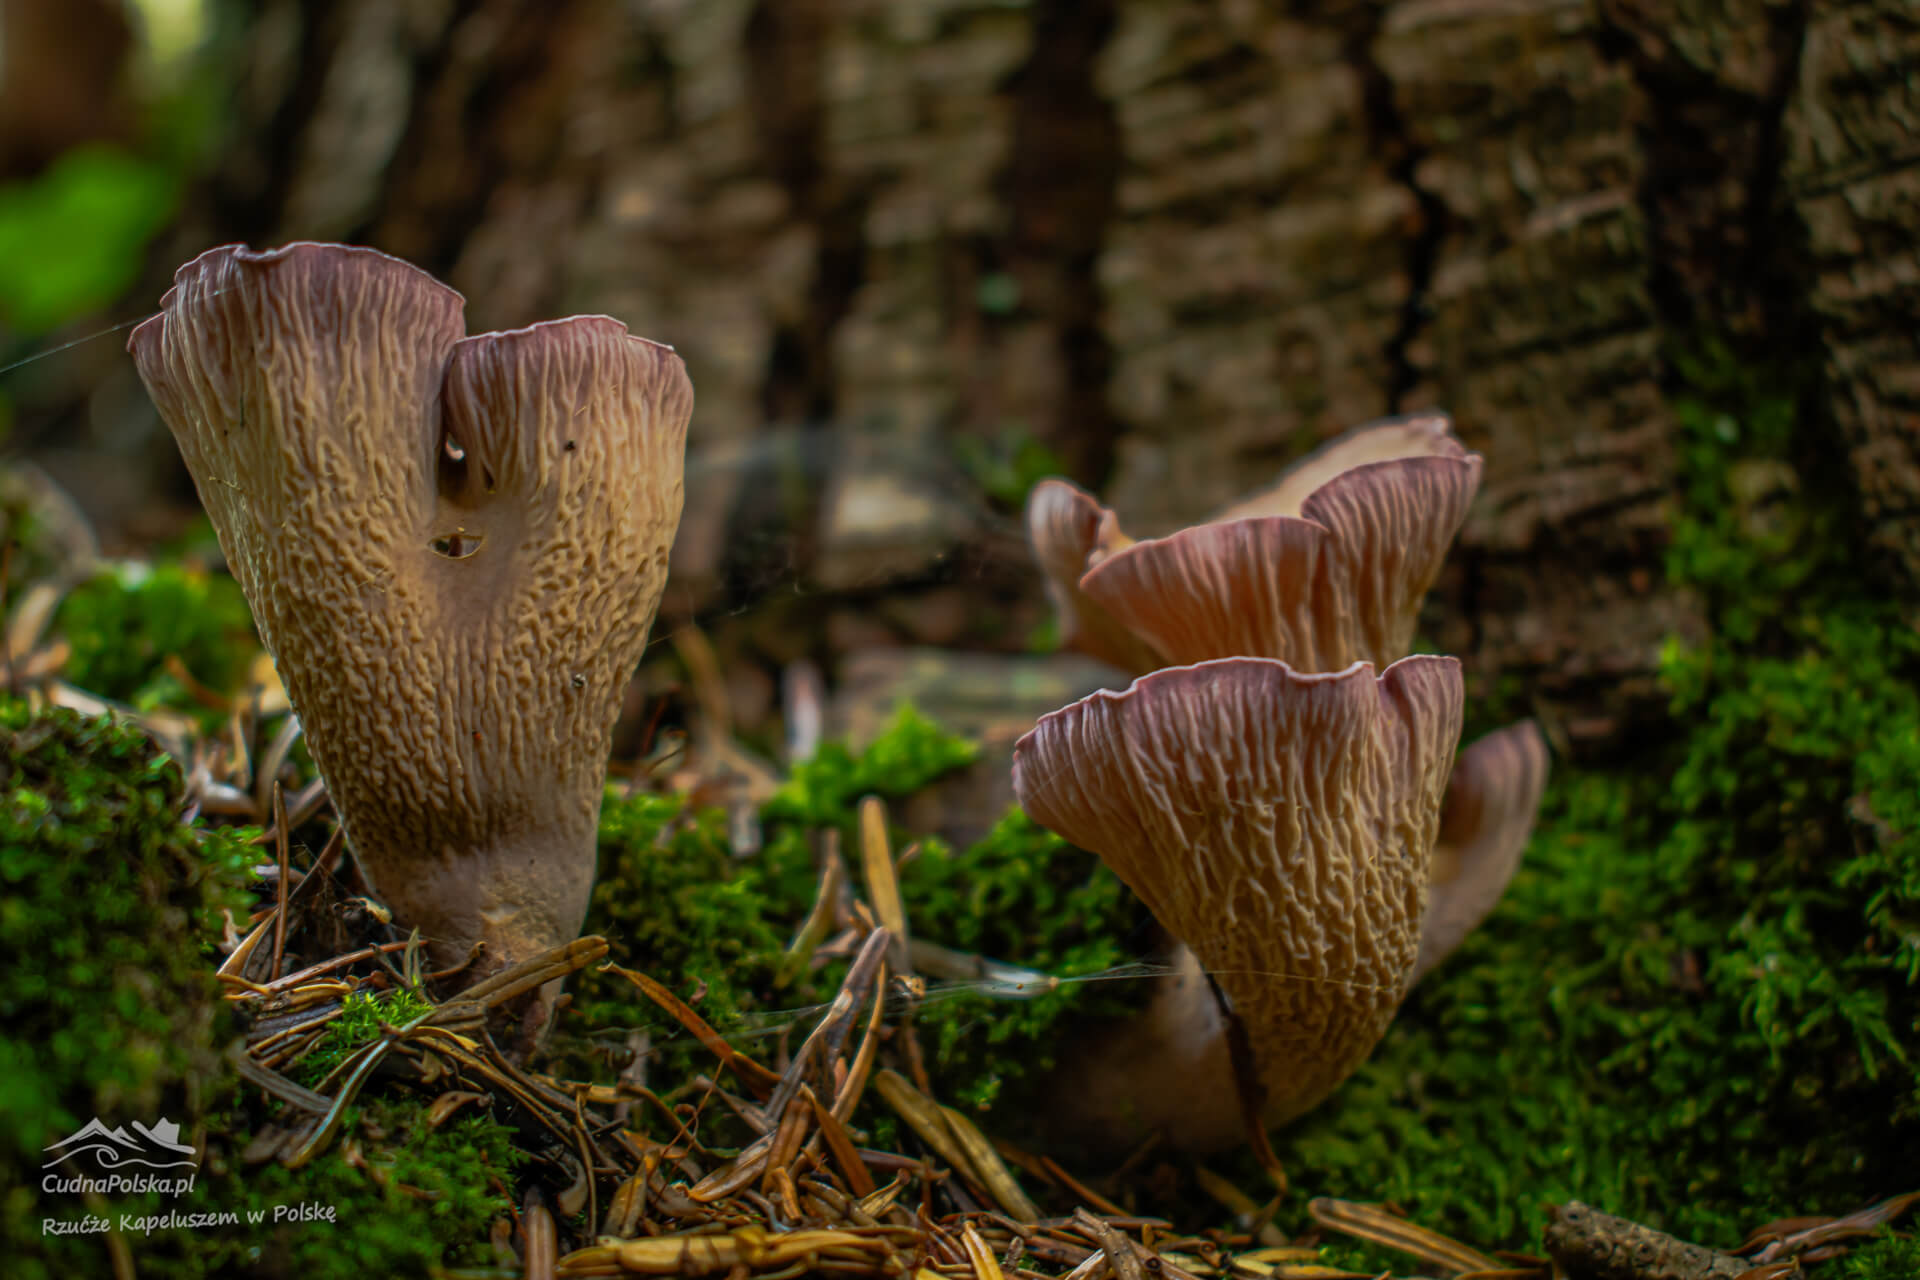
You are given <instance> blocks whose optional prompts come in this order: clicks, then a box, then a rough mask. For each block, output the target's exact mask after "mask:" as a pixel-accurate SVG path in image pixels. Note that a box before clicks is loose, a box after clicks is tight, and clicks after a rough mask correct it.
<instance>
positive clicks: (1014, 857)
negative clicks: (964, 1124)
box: [900, 810, 1146, 1124]
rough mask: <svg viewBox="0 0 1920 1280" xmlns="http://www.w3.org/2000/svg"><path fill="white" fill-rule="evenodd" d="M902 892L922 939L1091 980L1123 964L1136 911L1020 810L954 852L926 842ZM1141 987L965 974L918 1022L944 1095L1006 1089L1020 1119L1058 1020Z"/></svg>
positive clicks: (1121, 999) (983, 1094)
mask: <svg viewBox="0 0 1920 1280" xmlns="http://www.w3.org/2000/svg"><path fill="white" fill-rule="evenodd" d="M900 891H901V896H902V897H903V898H904V899H905V900H906V903H907V914H908V921H909V923H910V924H912V925H913V927H914V928H915V930H916V932H917V933H918V934H919V935H920V936H923V937H926V938H928V939H930V940H932V941H936V942H939V943H940V944H941V945H943V946H948V947H953V948H956V949H958V950H961V951H967V952H971V953H974V954H976V955H984V956H987V957H990V958H993V959H997V960H1006V961H1009V962H1014V963H1018V964H1020V965H1022V966H1025V967H1027V968H1031V969H1037V970H1040V971H1042V972H1044V973H1047V974H1050V975H1052V976H1054V977H1057V978H1068V979H1071V978H1079V979H1091V978H1092V977H1093V975H1098V974H1103V973H1107V972H1109V971H1111V970H1114V969H1116V968H1118V967H1119V966H1122V965H1124V964H1126V963H1127V962H1128V961H1130V960H1131V959H1133V955H1134V950H1133V949H1132V948H1131V947H1130V944H1131V943H1134V942H1135V941H1136V927H1137V926H1138V925H1140V924H1141V923H1142V922H1143V920H1144V912H1143V910H1142V909H1141V907H1140V905H1139V902H1138V900H1137V899H1136V898H1134V896H1133V895H1132V893H1131V892H1129V891H1128V889H1127V887H1126V886H1125V885H1123V884H1121V883H1120V879H1119V877H1118V876H1115V875H1114V874H1113V873H1112V872H1111V871H1108V870H1107V868H1106V867H1105V865H1104V864H1102V863H1101V862H1100V861H1099V860H1098V859H1097V858H1095V857H1094V856H1093V855H1092V854H1089V853H1087V852H1085V851H1084V850H1080V849H1076V848H1074V847H1073V846H1072V845H1069V844H1067V843H1066V842H1065V841H1064V840H1061V839H1060V838H1059V837H1058V836H1056V835H1054V834H1053V833H1052V832H1050V831H1047V830H1045V829H1044V828H1042V827H1040V826H1038V825H1036V824H1035V823H1034V822H1033V820H1032V819H1030V818H1028V817H1027V816H1026V815H1025V814H1023V813H1021V812H1019V811H1018V810H1015V811H1013V812H1012V813H1009V814H1008V815H1007V816H1006V817H1005V818H1003V819H1001V821H1000V822H999V824H998V825H996V826H995V827H994V829H993V830H992V831H991V832H989V833H988V834H987V836H986V838H984V839H983V840H981V841H980V842H979V843H978V844H975V845H974V846H973V847H971V848H969V849H966V850H964V851H961V852H958V853H956V852H954V851H953V850H950V849H948V848H947V847H946V846H945V845H944V844H941V843H940V842H938V841H932V840H928V841H923V842H922V845H921V851H920V855H919V856H918V857H917V858H915V859H914V860H913V861H912V862H911V863H909V864H908V865H907V867H906V868H905V870H904V871H903V872H902V874H901V881H900ZM1145 985H1146V984H1144V983H1138V982H1133V983H1126V982H1119V983H1115V982H1099V981H1081V982H1068V983H1065V984H1063V985H1061V986H1059V987H1058V988H1056V989H1054V990H1052V991H1049V992H1046V993H1044V994H1041V995H1037V996H1035V997H1033V998H1032V999H1026V1000H1010V999H1007V998H1005V996H1004V995H1000V996H996V995H994V994H993V993H992V992H990V991H986V990H981V989H976V988H970V987H968V986H967V985H966V984H964V983H956V984H953V985H951V986H949V987H947V988H945V989H944V990H939V989H937V990H936V994H937V996H938V998H937V999H935V1000H933V1001H931V1002H929V1003H928V1004H927V1005H926V1006H924V1007H923V1008H922V1010H921V1011H920V1013H919V1016H918V1021H919V1024H920V1027H921V1030H922V1035H923V1037H924V1039H925V1044H926V1048H927V1051H928V1054H929V1057H930V1059H931V1061H930V1062H929V1064H928V1065H929V1069H930V1071H931V1072H932V1073H933V1075H934V1077H935V1080H936V1083H937V1084H938V1086H939V1090H940V1093H941V1097H942V1101H944V1102H946V1103H948V1104H949V1105H956V1106H967V1107H972V1108H974V1109H976V1110H980V1111H985V1110H987V1109H988V1108H990V1107H992V1106H994V1104H995V1102H996V1100H998V1099H1000V1097H1001V1094H1002V1091H1003V1090H1007V1091H1008V1094H1009V1096H1008V1097H1007V1099H1006V1102H1007V1103H1008V1104H1009V1105H1010V1106H1011V1108H1012V1114H1011V1115H1010V1116H1008V1117H1007V1120H1008V1122H1009V1123H1014V1124H1017V1123H1018V1121H1017V1117H1018V1115H1019V1114H1020V1113H1019V1104H1020V1103H1022V1102H1024V1101H1026V1100H1027V1099H1026V1098H1025V1097H1024V1096H1023V1094H1024V1092H1025V1091H1024V1090H1022V1089H1021V1087H1020V1086H1022V1085H1026V1084H1032V1083H1036V1082H1037V1081H1038V1080H1039V1079H1040V1078H1041V1077H1042V1076H1044V1074H1045V1073H1046V1072H1047V1071H1049V1070H1051V1069H1052V1067H1053V1065H1054V1052H1053V1043H1054V1040H1055V1039H1056V1036H1055V1031H1056V1026H1057V1024H1058V1023H1059V1021H1060V1019H1061V1018H1062V1017H1063V1016H1064V1015H1067V1014H1069V1013H1071V1014H1072V1015H1073V1016H1075V1017H1076V1018H1077V1017H1089V1016H1091V1017H1098V1016H1103V1015H1119V1014H1124V1013H1127V1012H1131V1011H1132V1010H1133V1009H1134V1008H1135V1002H1136V999H1137V996H1138V993H1139V992H1140V991H1141V990H1143V989H1144V988H1145Z"/></svg>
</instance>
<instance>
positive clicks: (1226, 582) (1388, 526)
mask: <svg viewBox="0 0 1920 1280" xmlns="http://www.w3.org/2000/svg"><path fill="white" fill-rule="evenodd" d="M1440 445H1444V446H1446V447H1447V451H1446V452H1439V453H1433V454H1429V455H1426V456H1421V457H1414V458H1397V459H1394V460H1391V461H1387V462H1371V463H1367V464H1364V465H1362V466H1356V467H1351V468H1349V469H1347V470H1344V471H1341V472H1340V473H1339V474H1337V475H1335V476H1334V477H1333V478H1332V479H1330V480H1328V481H1327V482H1326V483H1324V484H1321V485H1320V486H1318V487H1317V488H1316V489H1314V490H1313V492H1312V493H1311V494H1309V495H1308V496H1307V498H1306V500H1305V501H1304V502H1303V503H1302V505H1301V514H1300V515H1298V516H1285V515H1281V516H1265V517H1255V518H1250V519H1244V520H1228V521H1220V522H1215V523H1212V524H1204V525H1198V526H1195V527H1193V528H1190V529H1183V530H1181V531H1180V532H1178V533H1175V534H1172V535H1170V536H1168V537H1165V538H1155V539H1151V540H1149V541H1145V542H1136V543H1134V544H1133V545H1131V546H1129V547H1127V548H1125V549H1124V550H1121V551H1119V552H1116V553H1115V554H1113V555H1110V556H1108V557H1106V558H1105V559H1104V560H1102V561H1100V563H1098V564H1096V565H1094V566H1093V567H1092V568H1091V569H1089V570H1088V571H1087V573H1086V575H1085V576H1084V577H1083V578H1081V580H1080V591H1081V592H1082V594H1084V595H1085V596H1086V597H1087V598H1088V599H1089V600H1091V601H1092V602H1093V603H1094V604H1096V605H1098V606H1099V607H1100V608H1102V609H1104V610H1105V611H1106V612H1107V613H1108V614H1109V615H1111V616H1112V617H1113V618H1114V619H1116V620H1117V621H1118V622H1120V623H1121V624H1122V625H1123V626H1124V627H1126V628H1127V629H1128V630H1129V631H1131V632H1133V633H1134V634H1135V635H1137V636H1139V637H1140V638H1141V639H1143V640H1145V641H1146V642H1147V643H1148V644H1150V645H1151V646H1152V647H1153V648H1154V649H1155V650H1156V651H1158V652H1159V653H1161V654H1163V655H1165V656H1166V658H1167V659H1168V660H1169V661H1172V662H1177V663H1194V662H1204V661H1206V660H1208V659H1210V658H1217V657H1222V656H1226V655H1229V654H1232V655H1243V656H1249V657H1262V658H1274V659H1278V660H1280V661H1282V662H1286V663H1289V664H1290V665H1292V666H1293V667H1295V668H1296V669H1298V670H1302V671H1339V670H1343V669H1344V668H1345V667H1346V666H1347V665H1348V664H1350V663H1353V662H1356V661H1361V662H1371V663H1374V664H1375V665H1376V666H1379V667H1384V666H1385V665H1386V664H1387V663H1389V662H1392V661H1395V660H1396V659H1398V658H1400V657H1402V656H1404V655H1405V654H1406V652H1407V650H1408V649H1409V648H1410V647H1411V646H1412V642H1413V629H1414V624H1415V622H1416V620H1417V617H1418V614H1419V609H1420V601H1421V599H1422V598H1423V597H1424V596H1425V595H1426V593H1427V589H1428V588H1429V587H1431V586H1432V585H1433V580H1434V578H1435V577H1436V576H1438V574H1439V572H1440V564H1441V561H1442V560H1444V559H1445V557H1446V553H1447V548H1448V547H1449V546H1450V545H1451V544H1452V542H1453V539H1454V535H1455V534H1457V533H1458V532H1459V530H1460V525H1461V524H1462V522H1464V521H1465V519H1466V516H1467V507H1468V504H1469V503H1471V502H1472V500H1473V495H1474V493H1475V491H1476V490H1477V489H1478V488H1479V484H1480V465H1481V464H1480V456H1479V455H1478V454H1469V453H1467V452H1466V451H1465V450H1464V449H1462V448H1461V447H1460V445H1459V444H1458V443H1457V442H1456V441H1453V440H1452V439H1451V437H1444V436H1442V437H1438V444H1437V445H1436V447H1439V446H1440Z"/></svg>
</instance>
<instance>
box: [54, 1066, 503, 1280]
mask: <svg viewBox="0 0 1920 1280" xmlns="http://www.w3.org/2000/svg"><path fill="white" fill-rule="evenodd" d="M229 1104H230V1109H229V1110H228V1112H227V1113H226V1114H225V1115H223V1116H222V1117H221V1123H220V1125H219V1126H218V1132H219V1134H220V1136H219V1138H218V1139H217V1140H216V1141H215V1143H214V1144H213V1145H212V1146H211V1147H210V1149H209V1150H208V1152H207V1154H206V1157H205V1159H204V1161H203V1164H202V1169H201V1174H200V1177H199V1179H198V1180H197V1181H196V1184H195V1186H194V1189H193V1191H192V1193H190V1194H189V1195H186V1196H181V1197H179V1198H177V1199H170V1200H166V1201H149V1202H145V1203H144V1204H142V1205H141V1206H140V1208H138V1209H133V1210H129V1209H128V1208H127V1207H126V1206H124V1205H123V1206H116V1213H115V1219H116V1221H117V1220H118V1217H119V1213H120V1212H128V1211H132V1212H144V1213H148V1214H165V1213H167V1212H168V1211H172V1212H175V1213H181V1214H187V1213H202V1214H231V1215H234V1217H233V1218H232V1219H231V1220H229V1221H226V1222H220V1223H216V1224H214V1225H207V1226H202V1227H197V1228H192V1229H181V1228H169V1227H162V1228H160V1229H158V1230H155V1231H153V1232H151V1233H150V1234H147V1235H145V1236H140V1237H137V1238H136V1240H135V1241H134V1243H135V1248H136V1251H137V1256H138V1257H139V1259H140V1272H141V1274H142V1275H152V1276H158V1277H163V1278H169V1280H199V1278H200V1277H207V1276H259V1277H282V1276H298V1277H301V1278H302V1280H308V1278H309V1277H310V1278H311V1280H364V1278H365V1277H368V1276H424V1275H427V1274H429V1269H430V1268H433V1267H437V1266H454V1265H461V1264H467V1265H473V1264H483V1263H487V1262H491V1261H492V1252H491V1249H490V1248H489V1246H488V1239H489V1228H490V1227H491V1225H492V1223H493V1222H494V1220H495V1219H497V1218H500V1217H503V1216H505V1215H507V1214H508V1213H509V1212H510V1207H511V1196H512V1188H513V1185H514V1175H513V1171H514V1169H515V1167H516V1166H517V1165H518V1164H519V1163H520V1162H521V1161H522V1159H523V1158H524V1157H522V1155H521V1154H520V1152H519V1150H518V1149H517V1148H516V1145H515V1135H514V1131H513V1130H512V1129H511V1128H509V1127H508V1126H507V1125H505V1124H502V1123H501V1122H500V1121H499V1120H497V1119H496V1118H495V1117H494V1116H492V1115H491V1114H489V1113H488V1112H486V1111H484V1110H475V1109H473V1108H466V1109H463V1110H461V1111H459V1112H456V1113H455V1114H454V1115H453V1116H452V1117H451V1118H450V1119H448V1120H446V1121H445V1122H444V1123H442V1124H440V1125H438V1126H435V1125H434V1124H432V1123H431V1122H430V1119H429V1106H430V1103H429V1102H427V1101H425V1100H423V1099H420V1098H417V1097H414V1096H412V1095H410V1094H407V1093H405V1092H387V1093H383V1094H381V1095H378V1096H372V1097H367V1098H365V1099H363V1100H362V1101H361V1102H360V1103H359V1104H357V1105H355V1106H354V1107H351V1108H349V1109H348V1112H347V1114H346V1116H345V1118H344V1119H343V1120H342V1122H341V1130H340V1133H339V1134H338V1135H337V1137H336V1138H335V1140H334V1142H333V1144H332V1145H331V1146H330V1147H329V1148H328V1149H327V1150H326V1151H325V1152H323V1153H322V1154H321V1155H320V1156H318V1157H317V1158H315V1159H314V1160H313V1161H312V1162H311V1163H310V1164H309V1165H307V1166H306V1167H304V1168H301V1169H288V1168H286V1167H285V1166H283V1165H280V1164H278V1163H274V1162H269V1163H264V1164H258V1165H251V1166H249V1165H246V1164H244V1163H243V1162H242V1161H241V1159H240V1157H239V1154H238V1153H239V1152H240V1151H241V1150H243V1149H244V1145H245V1143H246V1141H247V1139H248V1138H249V1137H250V1136H251V1133H252V1132H253V1129H254V1126H255V1124H256V1123H257V1122H258V1111H257V1109H256V1108H255V1107H254V1106H253V1105H252V1104H250V1103H248V1102H247V1101H246V1100H245V1099H244V1098H243V1097H242V1096H241V1091H240V1090H237V1089H236V1090H235V1091H234V1092H233V1094H232V1096H231V1098H230V1100H229ZM302 1207H305V1208H306V1210H307V1211H308V1213H309V1214H310V1215H311V1214H312V1213H313V1211H314V1210H318V1211H319V1216H318V1217H311V1216H310V1217H309V1218H308V1219H307V1220H304V1221H302V1220H299V1219H298V1218H297V1217H295V1216H294V1214H295V1213H296V1212H297V1211H298V1210H300V1209H301V1208H302ZM86 1246H90V1247H92V1248H95V1249H98V1245H97V1243H95V1242H91V1241H89V1242H86Z"/></svg>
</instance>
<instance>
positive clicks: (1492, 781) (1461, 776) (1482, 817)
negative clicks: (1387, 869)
mask: <svg viewBox="0 0 1920 1280" xmlns="http://www.w3.org/2000/svg"><path fill="white" fill-rule="evenodd" d="M1546 787H1547V741H1546V739H1545V738H1543V737H1542V736H1541V734H1540V726H1538V725H1537V724H1535V723H1534V722H1533V721H1531V720H1522V721H1521V722H1520V723H1519V724H1511V725H1508V726H1507V727H1506V728H1504V729H1500V730H1496V731H1495V732H1493V733H1490V734H1488V735H1486V736H1485V737H1484V738H1481V739H1479V740H1478V741H1476V742H1475V743H1474V744H1473V745H1472V746H1470V747H1468V748H1467V749H1466V750H1464V751H1462V752H1461V753H1460V757H1459V759H1458V760H1456V761H1455V762H1454V765H1453V777H1452V779H1451V780H1450V781H1449V782H1448V783H1447V795H1446V800H1445V802H1444V803H1443V804H1442V806H1441V810H1440V838H1439V841H1438V842H1437V843H1436V844H1435V845H1434V850H1433V882H1432V885H1431V887H1430V889H1429V894H1430V897H1429V900H1428V903H1427V918H1426V921H1425V923H1423V924H1422V925H1421V928H1420V959H1419V961H1418V962H1417V963H1415V965H1414V966H1413V978H1412V981H1414V982H1418V981H1420V979H1421V977H1422V976H1423V975H1425V974H1426V972H1427V971H1428V970H1429V969H1432V968H1433V967H1434V966H1435V965H1437V964H1439V963H1440V962H1441V961H1442V960H1444V959H1446V958H1447V955H1448V954H1449V953H1450V952H1451V951H1452V950H1453V949H1454V948H1455V947H1457V946H1459V945H1460V940H1461V939H1462V938H1464V937H1466V936H1467V935H1468V934H1469V933H1472V932H1473V931H1474V930H1475V929H1477V928H1479V926H1480V922H1481V921H1483V920H1485V919H1486V918H1487V916H1488V914H1489V913H1490V912H1492V910H1493V908H1494V906H1495V905H1496V904H1497V903H1498V902H1499V901H1500V895H1501V894H1503V893H1505V892H1506V891H1507V882H1508V881H1510V880H1512V879H1513V873H1514V871H1515V870H1516V869H1518V868H1519V866H1520V855H1521V854H1522V853H1523V852H1525V850H1526V847H1527V839H1528V837H1529V836H1531V835H1532V834H1533V820H1534V817H1535V816H1536V815H1537V814H1538V813H1539V811H1540V797H1541V794H1542V793H1543V792H1545V790H1546Z"/></svg>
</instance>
